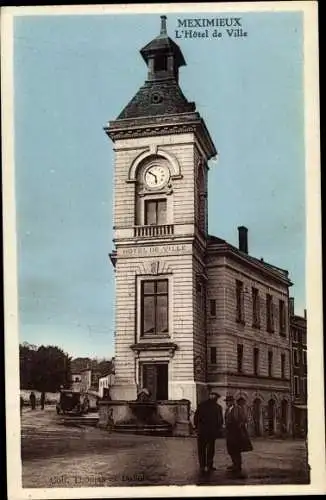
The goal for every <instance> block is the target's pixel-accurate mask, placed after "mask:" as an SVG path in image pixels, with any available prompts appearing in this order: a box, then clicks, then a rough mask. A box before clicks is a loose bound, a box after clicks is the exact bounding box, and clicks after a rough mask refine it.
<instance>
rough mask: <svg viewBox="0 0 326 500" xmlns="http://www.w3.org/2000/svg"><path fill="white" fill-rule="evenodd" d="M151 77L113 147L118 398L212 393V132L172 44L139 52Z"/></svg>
mask: <svg viewBox="0 0 326 500" xmlns="http://www.w3.org/2000/svg"><path fill="white" fill-rule="evenodd" d="M140 53H141V56H142V58H143V59H144V61H145V63H146V65H147V68H148V74H147V79H146V81H145V83H144V84H143V86H142V87H141V88H140V89H139V90H138V92H137V93H136V95H135V96H134V97H133V98H132V99H131V101H130V102H129V103H128V104H127V106H126V107H125V108H124V109H123V111H122V112H121V113H120V115H119V116H118V117H117V119H116V120H114V121H111V122H109V123H108V125H107V126H106V127H105V131H106V133H107V135H108V136H109V137H110V138H111V140H112V141H113V144H114V151H115V167H114V216H113V217H114V244H115V250H114V251H113V252H112V254H111V260H112V262H113V264H114V266H115V282H116V307H115V314H116V316H115V322H116V325H115V330H116V333H115V385H114V386H113V388H112V398H113V399H129V400H130V399H135V398H136V395H137V391H138V390H139V389H140V388H144V387H146V388H147V389H149V390H150V392H151V395H152V398H153V399H156V400H166V399H182V398H185V399H189V400H190V401H191V402H192V405H195V404H196V403H197V401H198V400H201V399H202V398H203V397H204V396H205V394H206V383H207V361H206V360H207V340H206V283H207V276H206V271H205V256H206V245H207V172H208V165H207V162H208V160H209V159H210V158H212V157H214V156H215V155H216V150H215V146H214V144H213V142H212V139H211V137H210V135H209V132H208V130H207V128H206V125H205V123H204V121H203V119H202V118H201V116H200V115H199V113H198V112H197V111H196V106H195V104H194V103H193V102H189V101H188V100H187V99H186V97H185V96H184V94H183V93H182V91H181V88H180V86H179V69H180V67H182V66H185V64H186V63H185V59H184V57H183V54H182V52H181V50H180V48H179V46H178V45H177V44H176V43H175V42H174V41H173V40H172V39H171V38H169V36H168V35H167V32H166V17H165V16H161V29H160V34H159V35H158V36H157V37H156V38H154V40H152V41H151V42H150V43H148V44H147V45H146V46H145V47H143V48H142V49H141V51H140Z"/></svg>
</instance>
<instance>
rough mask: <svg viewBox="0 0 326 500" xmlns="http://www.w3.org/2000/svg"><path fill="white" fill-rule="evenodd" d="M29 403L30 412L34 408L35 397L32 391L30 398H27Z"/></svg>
mask: <svg viewBox="0 0 326 500" xmlns="http://www.w3.org/2000/svg"><path fill="white" fill-rule="evenodd" d="M29 401H30V403H31V408H32V410H35V406H36V396H35V394H34V392H33V391H32V392H31V394H30V396H29Z"/></svg>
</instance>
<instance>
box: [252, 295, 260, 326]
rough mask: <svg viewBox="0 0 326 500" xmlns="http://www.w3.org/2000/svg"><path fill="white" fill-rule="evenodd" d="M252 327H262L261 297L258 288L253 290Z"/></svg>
mask: <svg viewBox="0 0 326 500" xmlns="http://www.w3.org/2000/svg"><path fill="white" fill-rule="evenodd" d="M252 326H255V327H256V328H259V327H260V297H259V290H258V288H252Z"/></svg>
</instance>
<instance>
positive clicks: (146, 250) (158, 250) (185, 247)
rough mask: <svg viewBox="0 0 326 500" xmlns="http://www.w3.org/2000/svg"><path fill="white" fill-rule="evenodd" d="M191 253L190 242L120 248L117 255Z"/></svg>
mask: <svg viewBox="0 0 326 500" xmlns="http://www.w3.org/2000/svg"><path fill="white" fill-rule="evenodd" d="M191 253H192V245H191V244H181V245H154V246H153V245H152V246H143V245H142V246H133V247H127V248H123V247H122V248H120V249H119V250H118V256H120V257H162V256H167V255H169V256H172V255H189V254H191Z"/></svg>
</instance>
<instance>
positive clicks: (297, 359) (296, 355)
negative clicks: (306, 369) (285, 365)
mask: <svg viewBox="0 0 326 500" xmlns="http://www.w3.org/2000/svg"><path fill="white" fill-rule="evenodd" d="M293 364H294V366H299V364H300V353H299V351H298V349H293Z"/></svg>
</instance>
